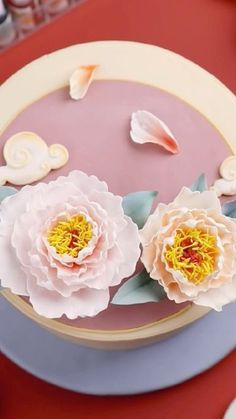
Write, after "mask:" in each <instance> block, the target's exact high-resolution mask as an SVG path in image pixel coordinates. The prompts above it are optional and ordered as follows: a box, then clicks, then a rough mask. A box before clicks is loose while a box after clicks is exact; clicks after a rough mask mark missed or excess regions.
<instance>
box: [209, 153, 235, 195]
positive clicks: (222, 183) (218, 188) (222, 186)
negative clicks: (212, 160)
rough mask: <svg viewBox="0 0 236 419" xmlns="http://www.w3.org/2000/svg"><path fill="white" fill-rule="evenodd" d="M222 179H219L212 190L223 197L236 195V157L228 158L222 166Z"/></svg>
mask: <svg viewBox="0 0 236 419" xmlns="http://www.w3.org/2000/svg"><path fill="white" fill-rule="evenodd" d="M220 175H221V177H222V179H217V180H216V181H215V183H214V185H213V186H212V188H211V189H212V190H214V191H215V192H216V193H217V196H221V195H235V194H236V156H229V157H227V158H226V159H225V160H224V161H223V162H222V164H221V166H220Z"/></svg>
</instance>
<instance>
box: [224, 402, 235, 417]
mask: <svg viewBox="0 0 236 419" xmlns="http://www.w3.org/2000/svg"><path fill="white" fill-rule="evenodd" d="M235 418H236V399H234V400H233V401H232V402H231V403H230V405H229V407H228V409H227V410H226V412H225V415H224V418H223V419H235Z"/></svg>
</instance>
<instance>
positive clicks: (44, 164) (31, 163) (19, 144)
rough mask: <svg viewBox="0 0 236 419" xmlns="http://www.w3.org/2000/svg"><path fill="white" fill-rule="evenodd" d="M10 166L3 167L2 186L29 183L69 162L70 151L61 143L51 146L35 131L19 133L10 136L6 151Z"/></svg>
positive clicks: (5, 155)
mask: <svg viewBox="0 0 236 419" xmlns="http://www.w3.org/2000/svg"><path fill="white" fill-rule="evenodd" d="M3 156H4V159H5V160H6V166H2V167H0V185H4V184H5V183H7V182H9V183H11V184H13V185H26V184H29V183H32V182H35V181H37V180H40V179H42V178H43V177H44V176H46V175H47V174H48V173H49V172H50V170H52V169H58V168H60V167H62V166H64V165H65V164H66V162H67V161H68V158H69V153H68V151H67V149H66V147H64V146H63V145H61V144H53V145H51V146H50V147H48V146H47V144H46V142H45V141H44V140H43V139H42V138H41V137H39V136H38V135H37V134H35V133H33V132H19V133H17V134H15V135H13V136H12V137H10V138H9V139H8V140H7V141H6V143H5V145H4V150H3Z"/></svg>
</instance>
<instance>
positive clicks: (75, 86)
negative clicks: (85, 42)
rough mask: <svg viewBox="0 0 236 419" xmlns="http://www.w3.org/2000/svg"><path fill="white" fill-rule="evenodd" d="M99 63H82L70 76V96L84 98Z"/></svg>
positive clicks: (76, 98) (77, 98)
mask: <svg viewBox="0 0 236 419" xmlns="http://www.w3.org/2000/svg"><path fill="white" fill-rule="evenodd" d="M97 67H98V66H97V65H81V66H80V67H79V68H78V69H77V70H75V71H74V73H73V74H72V76H71V78H70V97H71V98H72V99H75V100H79V99H82V98H83V97H84V96H85V95H86V93H87V90H88V88H89V86H90V84H91V82H92V80H93V77H94V74H95V71H96V69H97Z"/></svg>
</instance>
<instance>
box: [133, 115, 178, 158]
mask: <svg viewBox="0 0 236 419" xmlns="http://www.w3.org/2000/svg"><path fill="white" fill-rule="evenodd" d="M130 137H131V139H132V140H133V141H134V142H135V143H138V144H145V143H154V144H157V145H160V146H162V147H164V148H165V149H166V150H168V151H170V152H171V153H173V154H176V153H178V152H179V145H178V143H177V141H176V139H175V137H174V135H173V134H172V132H171V131H170V129H169V128H168V127H167V125H166V124H165V123H164V122H163V121H162V120H161V119H159V118H157V117H156V116H155V115H153V114H152V113H151V112H148V111H137V112H133V114H132V117H131V130H130Z"/></svg>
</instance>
